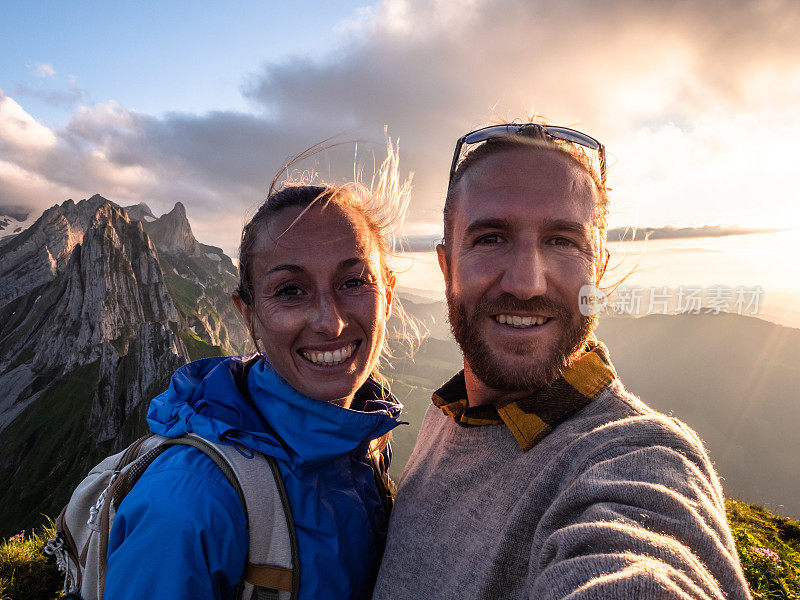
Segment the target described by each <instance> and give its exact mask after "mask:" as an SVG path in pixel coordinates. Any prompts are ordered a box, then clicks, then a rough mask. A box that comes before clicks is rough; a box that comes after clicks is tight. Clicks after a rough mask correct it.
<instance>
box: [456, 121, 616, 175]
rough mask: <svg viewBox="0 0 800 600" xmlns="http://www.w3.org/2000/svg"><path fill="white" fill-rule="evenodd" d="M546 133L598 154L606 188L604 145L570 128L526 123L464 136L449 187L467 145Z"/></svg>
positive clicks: (459, 139) (493, 128)
mask: <svg viewBox="0 0 800 600" xmlns="http://www.w3.org/2000/svg"><path fill="white" fill-rule="evenodd" d="M539 132H541V133H544V134H545V135H546V136H549V137H551V138H553V139H556V140H561V141H564V142H571V143H573V144H578V145H579V146H583V147H584V148H589V149H590V150H593V151H595V152H597V156H598V159H599V162H600V183H601V184H602V185H603V186H604V187H605V185H606V149H605V146H603V144H601V143H600V142H599V141H597V140H596V139H594V138H593V137H591V136H589V135H586V134H585V133H581V132H580V131H578V130H576V129H570V128H569V127H560V126H558V125H539V124H538V123H524V124H522V125H512V124H509V125H490V126H489V127H483V128H481V129H476V130H475V131H471V132H469V133H467V134H466V135H462V136H461V137H460V138H458V141H457V142H456V150H455V153H454V154H453V164H452V165H450V178H449V179H448V181H447V187H448V188H449V187H450V185H451V184H452V183H453V175H455V172H456V167H457V166H458V162H459V160H460V159H461V151H462V150H463V148H464V146H465V145H469V144H478V143H480V142H485V141H488V140H494V139H497V138H503V137H509V136H520V137H533V136H534V135H536V134H537V133H539Z"/></svg>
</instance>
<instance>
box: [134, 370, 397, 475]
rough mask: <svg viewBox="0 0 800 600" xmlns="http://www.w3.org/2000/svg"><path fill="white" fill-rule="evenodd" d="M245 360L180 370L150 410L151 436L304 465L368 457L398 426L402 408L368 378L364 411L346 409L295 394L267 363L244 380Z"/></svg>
mask: <svg viewBox="0 0 800 600" xmlns="http://www.w3.org/2000/svg"><path fill="white" fill-rule="evenodd" d="M248 358H249V357H231V358H223V357H215V358H207V359H203V360H199V361H195V362H192V363H189V364H188V365H184V366H183V367H181V368H180V369H178V370H177V371H176V372H175V374H174V375H173V376H172V380H171V382H170V386H169V389H167V391H165V392H164V393H162V394H160V395H159V396H157V397H156V398H154V399H153V400H152V402H151V403H150V408H149V411H148V415H147V421H148V424H149V426H150V429H151V431H153V432H154V433H158V434H160V435H164V436H167V437H177V436H179V435H183V434H184V433H189V432H193V433H196V434H198V435H200V436H202V437H204V438H206V439H209V440H211V441H214V442H220V443H233V444H235V445H237V446H244V447H245V448H247V449H249V450H257V451H259V452H263V453H264V454H269V455H271V456H275V457H276V458H280V459H282V460H286V461H290V462H292V463H293V464H302V463H319V462H326V461H329V460H332V459H335V458H337V457H339V456H342V455H345V454H348V453H350V452H353V451H355V450H359V449H360V448H361V447H363V449H364V451H366V448H367V446H368V445H369V443H370V441H372V440H373V439H375V438H378V437H380V436H382V435H384V434H386V433H388V432H389V431H391V430H392V429H393V428H394V427H396V426H397V425H399V424H400V423H401V421H399V420H398V417H399V414H400V410H401V408H402V406H401V405H400V404H399V403H398V402H397V401H396V400H395V399H394V398H393V397H392V396H391V395H390V394H388V392H386V391H385V390H384V389H383V388H382V387H381V386H380V385H379V384H378V383H377V382H375V381H373V380H371V379H370V380H368V381H367V383H365V384H364V386H362V389H360V390H359V391H358V394H357V396H358V402H357V404H360V405H361V406H362V407H363V411H362V410H351V409H347V408H342V407H340V406H337V405H335V404H331V403H329V402H321V401H319V400H314V399H312V398H308V397H306V396H304V395H302V394H300V393H299V392H297V391H296V390H295V389H294V388H292V387H291V386H290V385H289V384H288V383H287V382H286V381H285V380H284V379H283V378H282V377H280V375H278V374H277V373H276V372H275V371H274V370H273V369H272V368H271V367H270V366H269V364H268V363H266V361H262V360H259V361H257V362H255V363H254V364H253V365H252V367H251V368H250V369H249V372H248V373H246V375H245V373H244V366H245V362H246V360H247V359H248ZM244 377H246V381H243V378H244ZM237 379H239V380H240V381H239V383H240V384H241V386H237ZM240 388H241V389H242V391H245V390H246V392H247V393H246V394H245V395H242V393H240Z"/></svg>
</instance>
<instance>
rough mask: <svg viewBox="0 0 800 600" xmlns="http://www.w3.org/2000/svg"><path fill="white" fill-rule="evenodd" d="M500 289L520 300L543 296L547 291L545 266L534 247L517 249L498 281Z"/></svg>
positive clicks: (544, 260) (543, 259) (541, 256)
mask: <svg viewBox="0 0 800 600" xmlns="http://www.w3.org/2000/svg"><path fill="white" fill-rule="evenodd" d="M500 287H501V288H502V290H503V291H504V292H506V293H508V294H511V295H512V296H514V297H515V298H519V299H520V300H528V299H529V298H533V297H534V296H543V295H544V294H545V292H546V291H547V264H546V259H545V257H544V256H543V255H542V253H541V252H540V251H539V250H538V249H537V248H535V247H532V246H527V247H522V248H519V249H518V250H517V251H516V252H514V253H513V255H512V256H511V257H510V260H509V262H508V264H507V266H506V269H505V271H504V272H503V277H502V279H501V280H500Z"/></svg>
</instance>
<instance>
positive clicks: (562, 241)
mask: <svg viewBox="0 0 800 600" xmlns="http://www.w3.org/2000/svg"><path fill="white" fill-rule="evenodd" d="M550 244H551V245H552V246H574V245H575V242H573V241H572V240H571V239H569V238H565V237H561V236H557V237H554V238H552V239H551V240H550Z"/></svg>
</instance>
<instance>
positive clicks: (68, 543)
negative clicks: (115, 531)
mask: <svg viewBox="0 0 800 600" xmlns="http://www.w3.org/2000/svg"><path fill="white" fill-rule="evenodd" d="M175 445H187V446H192V447H194V448H197V449H198V450H201V451H202V452H204V453H205V454H206V455H207V456H208V457H209V458H211V460H213V461H214V463H215V464H216V465H217V466H218V467H219V468H220V470H221V471H222V472H223V473H224V474H225V477H226V478H227V479H228V481H229V482H230V483H231V485H232V486H233V488H234V489H235V490H236V493H237V495H238V496H239V500H240V501H241V502H242V506H243V508H244V510H245V515H246V517H247V532H248V536H249V539H250V542H249V549H248V554H247V565H246V568H245V572H244V575H243V578H242V581H241V582H240V583H239V586H238V587H237V590H236V597H237V598H241V599H243V600H250V599H254V600H284V599H294V598H296V597H297V590H298V585H299V580H300V571H299V564H298V562H299V561H298V552H297V537H296V534H295V529H294V521H293V519H292V512H291V509H290V507H289V502H288V498H287V496H286V488H285V487H284V485H283V479H282V477H281V475H280V471H279V470H278V465H277V463H276V461H275V459H274V458H273V457H271V456H266V455H264V454H261V453H260V452H253V453H252V454H253V456H252V458H247V457H245V456H244V455H243V454H242V453H240V451H239V450H238V449H236V448H235V447H234V446H228V445H220V444H214V443H211V442H209V441H208V440H205V439H203V438H201V437H199V436H197V435H194V434H188V435H185V436H182V437H179V438H165V437H162V436H158V435H154V434H150V435H146V436H143V437H141V438H139V439H138V440H136V441H135V442H134V443H133V444H131V445H130V446H128V448H126V449H125V450H123V451H122V452H120V453H118V454H115V455H113V456H110V457H108V458H106V459H105V460H103V461H102V462H101V463H100V464H99V465H97V466H96V467H95V468H94V469H92V470H91V472H90V473H89V475H88V476H87V477H86V478H85V479H84V480H83V481H82V482H81V483H80V485H78V487H77V488H76V489H75V491H74V492H73V494H72V498H71V499H70V501H69V503H68V504H67V505H66V506H65V507H64V509H63V510H62V511H61V514H60V515H59V516H58V519H57V520H56V532H57V533H56V537H55V538H54V539H51V540H49V541H48V543H47V545H46V546H45V552H46V553H47V554H53V555H55V557H56V561H57V563H58V567H59V569H61V570H62V571H64V593H65V594H66V598H82V599H83V600H102V599H103V594H104V588H105V579H106V567H107V559H106V554H107V552H108V538H109V534H110V532H111V526H112V524H113V522H114V516H115V513H116V507H118V506H119V505H120V503H121V502H122V500H123V499H124V498H125V496H126V495H127V494H128V492H130V491H131V489H132V488H133V486H134V484H135V483H136V481H137V480H138V479H139V477H141V475H142V474H143V473H144V471H145V469H147V467H148V466H150V464H151V463H152V462H153V461H154V460H155V459H156V458H157V457H158V456H160V455H161V453H162V452H164V451H165V450H167V449H168V448H170V447H171V446H175ZM265 472H269V473H270V474H271V477H269V478H265V477H264V473H265ZM265 480H266V481H265ZM270 480H271V481H272V484H271V485H270V483H269V481H270ZM278 511H281V513H280V516H279V515H278Z"/></svg>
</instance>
